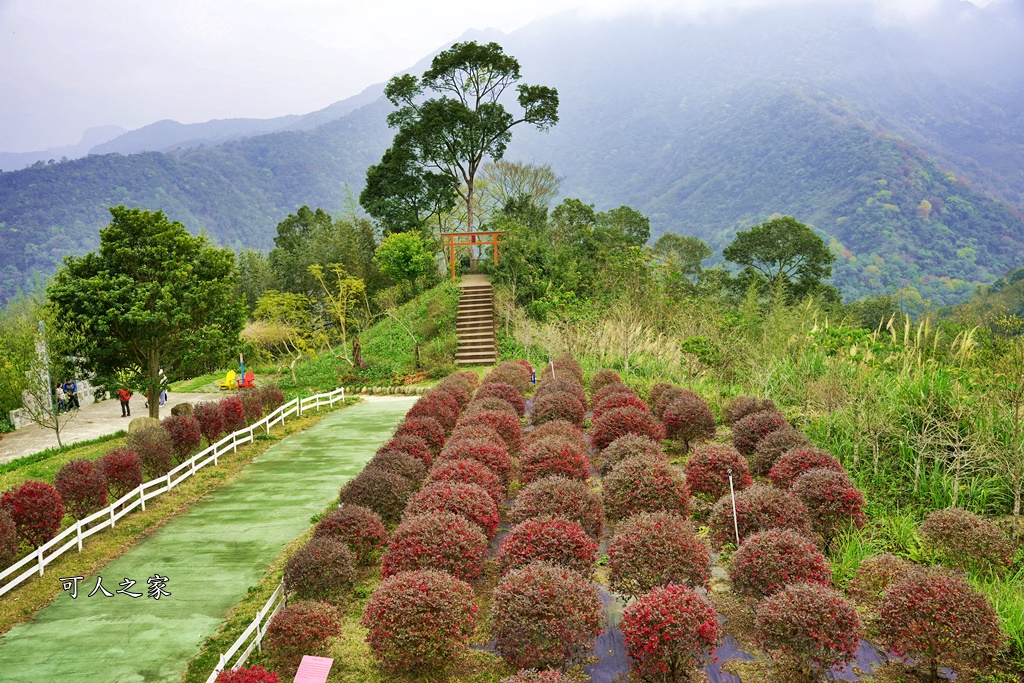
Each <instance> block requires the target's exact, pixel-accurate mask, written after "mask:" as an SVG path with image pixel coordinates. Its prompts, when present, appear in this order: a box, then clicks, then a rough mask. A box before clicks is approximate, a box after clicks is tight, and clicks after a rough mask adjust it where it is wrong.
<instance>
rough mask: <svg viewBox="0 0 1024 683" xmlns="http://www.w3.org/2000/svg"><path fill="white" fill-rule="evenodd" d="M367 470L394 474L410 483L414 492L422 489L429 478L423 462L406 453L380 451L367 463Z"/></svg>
mask: <svg viewBox="0 0 1024 683" xmlns="http://www.w3.org/2000/svg"><path fill="white" fill-rule="evenodd" d="M365 469H367V470H371V469H382V470H388V471H389V472H394V473H395V474H397V475H398V476H400V477H404V478H405V479H407V480H408V481H409V485H410V486H412V488H413V490H416V489H418V488H419V487H420V484H422V483H423V480H424V479H426V478H427V468H426V467H424V466H423V461H422V460H417V459H416V458H414V457H413V456H412V455H410V454H409V453H406V452H405V451H379V452H378V453H377V454H376V455H375V456H373V457H372V458H370V461H369V462H367V463H366V468H365Z"/></svg>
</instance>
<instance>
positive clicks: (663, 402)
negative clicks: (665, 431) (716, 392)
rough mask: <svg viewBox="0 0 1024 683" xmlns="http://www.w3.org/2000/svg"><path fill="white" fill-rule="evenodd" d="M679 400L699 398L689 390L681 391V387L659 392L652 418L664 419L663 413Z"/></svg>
mask: <svg viewBox="0 0 1024 683" xmlns="http://www.w3.org/2000/svg"><path fill="white" fill-rule="evenodd" d="M681 398H700V396H698V395H697V394H695V393H694V392H692V391H690V390H689V389H683V388H682V387H669V388H668V389H666V390H665V391H663V392H661V396H659V397H658V400H657V401H655V403H654V410H653V412H654V416H655V417H657V418H658V419H659V420H660V419H662V418H664V417H665V411H666V410H668V407H669V406H670V405H672V404H673V403H675V402H676V401H678V400H679V399H681Z"/></svg>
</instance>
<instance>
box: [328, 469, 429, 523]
mask: <svg viewBox="0 0 1024 683" xmlns="http://www.w3.org/2000/svg"><path fill="white" fill-rule="evenodd" d="M411 496H412V486H411V485H410V484H409V480H407V479H405V478H404V477H400V476H398V475H397V474H395V473H394V472H389V471H388V470H384V469H376V470H363V471H362V472H360V473H359V475H358V476H356V477H355V478H354V479H352V480H351V481H350V482H348V483H347V484H345V485H344V486H342V487H341V493H340V494H339V496H338V502H339V503H341V504H342V505H359V506H362V507H364V508H367V509H369V510H372V511H374V512H376V513H377V514H378V515H380V518H381V519H382V520H384V521H385V522H397V521H398V520H399V518H401V516H402V512H403V511H405V506H406V505H407V504H408V503H409V498H410V497H411Z"/></svg>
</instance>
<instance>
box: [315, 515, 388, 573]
mask: <svg viewBox="0 0 1024 683" xmlns="http://www.w3.org/2000/svg"><path fill="white" fill-rule="evenodd" d="M320 537H326V538H336V539H338V540H339V541H342V542H344V543H345V544H346V545H347V546H348V549H349V550H351V551H352V554H353V555H354V556H355V561H356V563H358V564H362V565H366V564H370V562H371V560H372V558H373V554H374V553H375V552H376V551H378V550H380V549H382V548H383V547H384V544H385V543H386V542H387V540H388V531H387V529H386V528H384V522H383V521H381V518H380V515H378V514H377V513H376V512H374V511H373V510H370V509H368V508H364V507H362V506H361V505H339V506H338V507H336V508H334V509H333V510H331V511H330V512H329V513H327V515H326V516H325V517H324V518H323V519H321V520H320V521H319V522H317V524H316V526H315V527H314V528H313V538H320Z"/></svg>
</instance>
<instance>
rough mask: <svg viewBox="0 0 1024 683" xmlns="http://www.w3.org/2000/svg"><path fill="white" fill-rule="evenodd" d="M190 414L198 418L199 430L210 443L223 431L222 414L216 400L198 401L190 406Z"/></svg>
mask: <svg viewBox="0 0 1024 683" xmlns="http://www.w3.org/2000/svg"><path fill="white" fill-rule="evenodd" d="M192 416H193V417H194V418H196V419H197V420H199V431H200V432H202V434H203V436H204V437H206V443H208V444H212V443H214V442H216V441H217V439H219V438H220V435H221V434H223V433H224V415H223V414H222V413H221V411H220V404H219V403H217V402H216V401H198V402H196V403H195V404H194V405H193V406H192Z"/></svg>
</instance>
